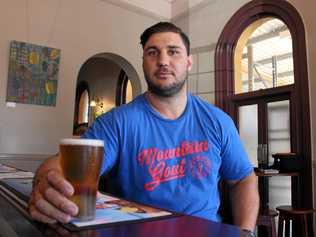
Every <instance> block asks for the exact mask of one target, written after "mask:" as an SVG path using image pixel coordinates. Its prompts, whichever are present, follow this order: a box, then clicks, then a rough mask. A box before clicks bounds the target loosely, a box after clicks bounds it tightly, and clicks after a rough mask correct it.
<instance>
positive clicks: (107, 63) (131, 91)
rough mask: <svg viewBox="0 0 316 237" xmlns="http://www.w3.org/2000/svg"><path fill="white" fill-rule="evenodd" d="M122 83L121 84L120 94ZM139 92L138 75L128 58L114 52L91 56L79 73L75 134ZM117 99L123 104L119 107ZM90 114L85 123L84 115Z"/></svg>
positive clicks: (78, 133)
mask: <svg viewBox="0 0 316 237" xmlns="http://www.w3.org/2000/svg"><path fill="white" fill-rule="evenodd" d="M122 75H124V80H122V78H123V76H122ZM120 83H121V84H122V85H121V86H120V91H118V87H119V84H120ZM140 93H141V85H140V80H139V77H138V75H137V72H136V70H135V69H134V68H133V67H132V65H131V64H130V63H129V62H128V61H127V60H126V59H124V58H123V57H121V56H119V55H116V54H112V53H101V54H97V55H95V56H93V57H90V58H89V59H87V60H86V61H85V62H84V64H83V65H82V66H81V68H80V70H79V73H78V79H77V87H76V99H75V115H74V131H73V133H74V135H80V134H81V133H82V132H84V130H85V129H86V128H87V127H88V125H90V124H91V123H92V121H93V120H94V119H95V118H96V117H97V116H99V115H101V114H102V113H104V112H106V111H108V110H110V109H112V108H113V107H115V106H119V105H120V104H122V103H123V102H124V103H125V102H128V101H130V100H131V99H132V98H134V97H136V96H137V95H138V94H140ZM118 97H120V101H121V103H119V104H117V101H118ZM83 98H88V103H83ZM80 101H81V102H80ZM80 105H82V106H81V107H80ZM87 111H88V121H87V122H86V123H82V118H83V117H84V115H83V114H81V113H84V112H87ZM79 112H81V113H80V114H79Z"/></svg>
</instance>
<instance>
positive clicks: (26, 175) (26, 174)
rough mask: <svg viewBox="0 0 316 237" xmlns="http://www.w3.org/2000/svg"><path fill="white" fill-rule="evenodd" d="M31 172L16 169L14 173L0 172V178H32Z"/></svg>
mask: <svg viewBox="0 0 316 237" xmlns="http://www.w3.org/2000/svg"><path fill="white" fill-rule="evenodd" d="M33 177H34V173H33V172H27V171H17V172H14V173H0V179H14V178H33Z"/></svg>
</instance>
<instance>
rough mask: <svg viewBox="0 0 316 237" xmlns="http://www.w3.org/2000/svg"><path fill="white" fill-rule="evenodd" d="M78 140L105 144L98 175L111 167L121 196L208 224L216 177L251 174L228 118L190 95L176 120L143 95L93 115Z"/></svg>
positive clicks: (215, 204)
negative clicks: (206, 221)
mask: <svg viewBox="0 0 316 237" xmlns="http://www.w3.org/2000/svg"><path fill="white" fill-rule="evenodd" d="M83 137H84V138H98V139H103V140H104V143H105V156H104V162H103V167H102V172H107V171H109V170H110V169H111V168H112V167H113V166H114V165H116V168H117V172H116V175H115V177H113V179H115V182H116V183H117V185H119V187H120V191H121V194H122V196H123V197H124V198H126V199H129V200H134V201H137V202H141V203H145V204H149V205H152V206H156V207H160V208H165V209H168V210H173V211H177V212H182V213H186V214H189V215H194V216H199V217H203V218H206V219H209V220H214V221H220V216H219V215H218V208H219V204H220V197H219V189H218V181H219V179H221V178H223V179H226V180H238V179H242V178H244V177H246V176H248V175H249V174H250V173H251V172H252V171H253V167H252V165H251V163H250V162H249V160H248V158H247V155H246V152H245V150H244V148H243V145H242V144H241V141H240V138H239V135H238V133H237V130H236V128H235V125H234V123H233V121H232V120H231V119H230V117H229V116H228V115H227V114H225V113H224V112H223V111H221V110H220V109H218V108H216V107H214V106H212V105H210V104H209V103H207V102H205V101H203V100H202V99H200V98H199V97H196V96H193V95H191V94H188V101H187V105H186V108H185V111H184V112H183V114H182V115H181V116H180V117H179V118H177V119H175V120H170V119H166V118H164V117H162V116H161V115H160V114H159V113H158V112H156V111H155V110H154V109H153V108H152V107H151V106H150V104H149V103H148V101H147V99H146V97H145V94H142V95H140V96H138V97H137V98H136V99H135V100H133V101H132V102H131V103H129V104H127V105H123V106H120V107H118V108H115V109H113V110H111V111H109V112H108V113H106V114H104V115H102V116H100V117H98V118H97V119H96V121H95V122H94V124H93V125H92V126H91V127H90V128H89V129H88V130H87V132H86V133H85V134H84V136H83ZM111 178H112V177H111Z"/></svg>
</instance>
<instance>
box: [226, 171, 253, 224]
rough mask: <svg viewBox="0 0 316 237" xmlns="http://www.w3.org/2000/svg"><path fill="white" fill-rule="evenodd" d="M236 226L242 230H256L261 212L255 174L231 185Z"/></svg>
mask: <svg viewBox="0 0 316 237" xmlns="http://www.w3.org/2000/svg"><path fill="white" fill-rule="evenodd" d="M231 194H232V195H231V200H232V207H233V217H234V224H235V225H237V226H239V227H240V228H242V229H248V230H254V229H255V226H256V222H257V217H258V211H259V194H258V183H257V177H256V176H255V174H254V173H252V174H251V175H250V176H248V177H246V178H245V179H243V180H240V181H237V182H234V183H233V184H231Z"/></svg>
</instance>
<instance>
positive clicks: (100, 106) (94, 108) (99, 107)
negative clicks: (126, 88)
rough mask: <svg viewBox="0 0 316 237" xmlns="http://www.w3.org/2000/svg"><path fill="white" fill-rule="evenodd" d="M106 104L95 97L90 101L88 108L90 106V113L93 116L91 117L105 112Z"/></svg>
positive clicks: (106, 109)
mask: <svg viewBox="0 0 316 237" xmlns="http://www.w3.org/2000/svg"><path fill="white" fill-rule="evenodd" d="M105 105H107V104H106V103H105V102H104V101H103V99H102V98H99V97H96V98H95V99H93V100H91V101H90V108H91V112H92V113H91V114H92V116H93V119H95V118H96V117H98V116H100V115H101V114H103V113H105V112H106V111H108V110H109V108H108V107H109V106H105Z"/></svg>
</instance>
